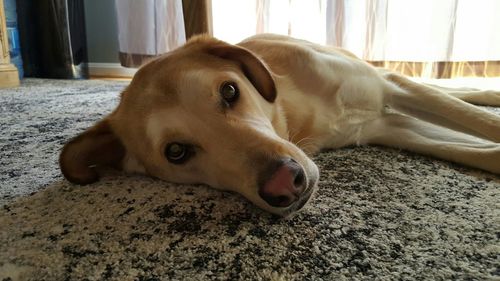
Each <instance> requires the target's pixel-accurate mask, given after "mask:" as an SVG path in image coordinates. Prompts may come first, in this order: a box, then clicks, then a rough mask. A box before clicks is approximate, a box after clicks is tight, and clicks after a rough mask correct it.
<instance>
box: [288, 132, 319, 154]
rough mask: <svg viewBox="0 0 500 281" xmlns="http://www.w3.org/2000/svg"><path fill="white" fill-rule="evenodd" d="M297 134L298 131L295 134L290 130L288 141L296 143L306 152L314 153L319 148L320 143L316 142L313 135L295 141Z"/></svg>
mask: <svg viewBox="0 0 500 281" xmlns="http://www.w3.org/2000/svg"><path fill="white" fill-rule="evenodd" d="M297 134H298V132H295V133H294V134H290V132H288V135H289V137H288V141H290V142H292V143H294V144H295V145H296V146H298V147H299V148H300V149H302V150H303V151H304V152H305V153H306V154H311V153H314V152H315V151H316V150H317V149H318V145H317V144H316V143H315V140H314V138H312V137H303V138H301V139H299V140H298V141H294V139H295V137H296V136H297Z"/></svg>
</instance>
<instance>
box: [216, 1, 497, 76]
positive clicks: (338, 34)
mask: <svg viewBox="0 0 500 281" xmlns="http://www.w3.org/2000/svg"><path fill="white" fill-rule="evenodd" d="M498 11H500V1H497V0H481V1H477V0H439V1H435V0H418V1H417V0H364V1H350V0H244V1H234V0H212V14H213V33H214V36H216V37H218V38H220V39H222V40H226V41H229V42H232V43H237V42H238V41H240V40H242V39H244V38H246V37H248V36H251V35H254V34H257V33H263V32H271V33H278V34H285V35H290V36H294V37H298V38H303V39H306V40H310V41H313V42H317V43H320V44H330V45H335V46H339V47H343V48H346V49H348V50H350V51H352V52H353V53H355V54H356V55H358V56H359V57H361V58H363V59H365V60H368V61H370V62H372V63H373V64H374V65H377V66H384V67H387V68H391V69H394V70H397V71H400V72H403V73H406V74H409V75H413V76H422V77H456V76H500V63H499V61H500V31H499V30H500V16H499V14H498Z"/></svg>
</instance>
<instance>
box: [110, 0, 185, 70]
mask: <svg viewBox="0 0 500 281" xmlns="http://www.w3.org/2000/svg"><path fill="white" fill-rule="evenodd" d="M115 6H116V14H117V21H118V42H119V47H120V59H121V61H122V64H123V65H125V66H138V65H137V64H139V65H140V63H141V61H142V60H141V59H140V58H141V57H145V58H146V57H153V56H156V55H159V54H163V53H166V52H168V51H170V50H172V49H174V48H176V47H178V46H180V45H182V44H183V43H184V42H185V41H186V37H185V32H184V17H183V14H182V0H140V1H138V0H115ZM132 57H134V58H135V57H139V59H135V60H134V59H132ZM127 58H130V59H127Z"/></svg>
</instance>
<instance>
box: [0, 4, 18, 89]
mask: <svg viewBox="0 0 500 281" xmlns="http://www.w3.org/2000/svg"><path fill="white" fill-rule="evenodd" d="M18 85H19V74H18V73H17V68H16V67H15V66H14V65H13V64H12V63H10V56H9V38H8V36H7V26H6V24H5V11H4V6H3V0H0V88H7V87H15V86H18Z"/></svg>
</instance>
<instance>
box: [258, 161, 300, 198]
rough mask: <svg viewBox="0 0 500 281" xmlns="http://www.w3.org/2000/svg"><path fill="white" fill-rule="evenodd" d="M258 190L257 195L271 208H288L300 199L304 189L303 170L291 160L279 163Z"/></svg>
mask: <svg viewBox="0 0 500 281" xmlns="http://www.w3.org/2000/svg"><path fill="white" fill-rule="evenodd" d="M279 162H280V163H279V165H276V166H277V167H276V168H275V170H274V171H273V172H272V173H271V176H270V178H269V179H268V180H267V181H265V182H264V183H263V184H262V185H261V186H260V189H259V195H260V197H261V198H262V199H264V201H266V202H267V203H268V204H269V205H271V206H273V207H288V206H290V205H292V204H293V203H294V202H295V201H297V200H298V199H299V198H300V195H301V194H302V192H303V191H304V190H305V188H306V180H305V179H306V175H305V173H304V169H302V167H301V166H300V165H299V163H297V162H296V161H295V160H293V159H286V160H281V161H279Z"/></svg>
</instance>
